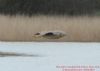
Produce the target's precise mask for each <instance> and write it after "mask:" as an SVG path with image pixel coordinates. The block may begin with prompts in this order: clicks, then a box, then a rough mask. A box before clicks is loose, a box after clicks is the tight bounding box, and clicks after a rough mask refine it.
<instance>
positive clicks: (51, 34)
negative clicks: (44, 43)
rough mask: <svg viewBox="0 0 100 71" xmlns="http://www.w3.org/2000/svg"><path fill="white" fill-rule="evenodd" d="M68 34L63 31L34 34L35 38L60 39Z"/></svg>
mask: <svg viewBox="0 0 100 71" xmlns="http://www.w3.org/2000/svg"><path fill="white" fill-rule="evenodd" d="M65 35H66V33H65V32H63V31H44V32H38V33H35V34H34V36H33V37H34V38H46V39H60V38H62V37H64V36H65Z"/></svg>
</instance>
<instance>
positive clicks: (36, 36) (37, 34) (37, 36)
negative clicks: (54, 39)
mask: <svg viewBox="0 0 100 71" xmlns="http://www.w3.org/2000/svg"><path fill="white" fill-rule="evenodd" d="M32 37H34V38H41V35H40V33H36V34H34V35H33V36H32Z"/></svg>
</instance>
